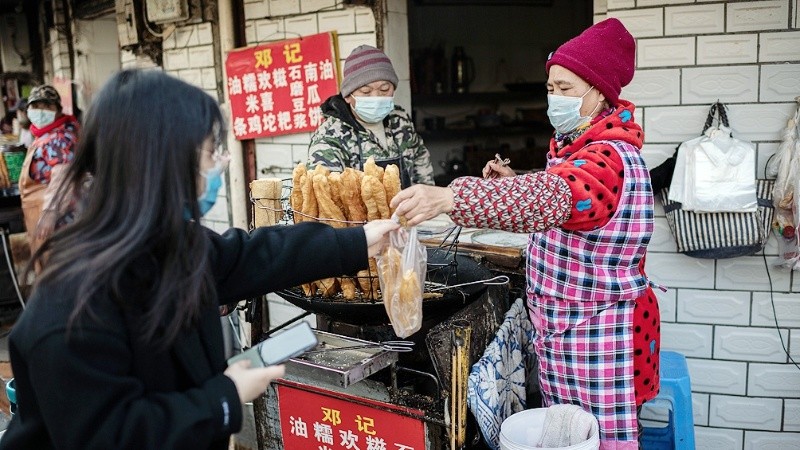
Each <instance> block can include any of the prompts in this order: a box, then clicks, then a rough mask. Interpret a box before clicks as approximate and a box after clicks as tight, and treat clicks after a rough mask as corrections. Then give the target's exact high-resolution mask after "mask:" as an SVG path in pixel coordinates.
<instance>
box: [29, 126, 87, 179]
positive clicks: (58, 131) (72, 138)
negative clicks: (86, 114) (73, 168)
mask: <svg viewBox="0 0 800 450" xmlns="http://www.w3.org/2000/svg"><path fill="white" fill-rule="evenodd" d="M32 128H35V127H32ZM35 135H36V136H37V137H36V139H35V140H34V141H33V143H31V145H30V147H29V148H28V151H29V152H33V155H32V157H31V164H30V173H29V174H30V177H31V179H33V180H35V181H37V182H39V183H41V184H48V183H49V182H50V171H51V170H52V168H53V166H56V165H59V164H68V163H70V162H72V159H73V158H74V155H75V143H76V142H77V141H78V122H77V120H75V118H74V117H73V116H61V117H60V118H59V119H56V121H55V122H53V123H52V124H50V125H48V126H47V127H44V128H43V129H41V130H38V129H37V130H35Z"/></svg>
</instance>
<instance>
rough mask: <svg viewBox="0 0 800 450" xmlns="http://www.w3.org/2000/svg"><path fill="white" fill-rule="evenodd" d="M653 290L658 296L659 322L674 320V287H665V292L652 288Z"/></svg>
mask: <svg viewBox="0 0 800 450" xmlns="http://www.w3.org/2000/svg"><path fill="white" fill-rule="evenodd" d="M653 292H655V294H656V298H658V310H659V313H660V314H661V322H662V323H663V322H675V296H676V293H677V291H676V290H675V289H667V292H664V291H662V290H661V289H653Z"/></svg>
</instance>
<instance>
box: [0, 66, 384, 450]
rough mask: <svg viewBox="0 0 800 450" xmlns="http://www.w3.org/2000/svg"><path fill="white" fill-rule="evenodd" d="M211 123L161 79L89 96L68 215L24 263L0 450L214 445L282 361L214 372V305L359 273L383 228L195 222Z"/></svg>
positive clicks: (217, 166)
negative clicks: (12, 387)
mask: <svg viewBox="0 0 800 450" xmlns="http://www.w3.org/2000/svg"><path fill="white" fill-rule="evenodd" d="M222 124H223V118H222V116H221V113H220V110H219V107H218V106H217V104H216V102H215V101H214V99H212V98H211V97H210V96H208V95H207V94H205V93H204V92H203V91H202V90H200V89H198V88H196V87H193V86H190V85H188V84H186V83H184V82H182V81H179V80H178V79H176V78H172V77H170V76H168V75H165V74H163V73H161V72H156V71H147V72H145V71H123V72H120V73H118V74H116V75H115V76H114V77H113V78H112V79H111V80H110V81H109V82H108V83H107V84H106V86H105V87H104V88H103V90H102V91H101V92H100V93H99V95H98V97H97V98H96V100H95V102H94V103H93V105H92V107H91V108H90V109H89V111H88V113H87V115H86V120H85V126H84V128H83V130H82V135H81V139H80V141H79V142H80V143H79V146H78V148H77V150H76V155H75V160H74V162H73V164H72V165H71V166H70V168H69V172H68V174H67V177H68V182H67V183H65V184H66V185H67V186H65V189H64V190H63V192H61V193H60V195H61V199H62V202H63V201H64V199H66V198H67V197H68V196H70V197H71V196H75V197H77V199H78V200H77V202H76V205H75V207H74V208H72V210H73V212H75V210H77V212H75V214H74V218H73V221H72V223H70V224H69V225H67V226H65V227H64V228H62V229H61V230H60V231H58V232H57V233H55V234H54V235H53V236H52V237H51V238H50V239H49V240H48V241H46V242H45V243H44V245H43V246H42V248H41V249H40V250H39V251H38V252H37V253H36V254H35V255H34V257H33V262H34V263H40V264H41V265H42V267H43V271H42V272H41V273H39V274H38V276H37V280H36V285H35V289H34V291H33V294H32V296H31V298H30V301H29V302H28V306H27V309H26V310H25V312H24V313H23V314H22V316H21V317H20V319H19V320H18V322H17V323H16V324H15V326H14V328H13V331H12V333H11V336H10V341H9V352H10V355H11V364H12V370H13V372H14V377H15V384H16V391H17V406H18V407H17V412H16V416H15V417H14V419H13V420H12V422H11V424H10V426H9V428H8V430H7V431H6V433H5V435H4V436H3V439H2V441H0V449H15V450H19V449H37V450H38V449H50V448H59V449H81V450H85V449H104V450H107V449H178V448H185V449H227V448H228V440H229V437H230V435H231V434H232V433H235V432H237V431H238V430H239V429H240V427H241V423H242V412H241V411H242V404H243V403H245V402H249V401H252V400H253V399H254V398H256V397H257V396H258V395H260V394H261V393H262V392H264V390H265V389H266V388H267V387H268V385H269V383H270V382H271V381H272V380H273V379H275V378H277V377H280V376H282V375H283V366H277V367H267V368H258V369H250V368H248V364H249V363H247V362H240V363H237V364H234V365H232V366H230V367H227V368H226V363H225V358H224V352H223V340H222V331H221V327H220V322H219V316H218V306H219V305H221V304H226V303H231V302H235V301H237V300H239V299H243V298H247V297H252V296H256V295H261V294H264V293H266V292H269V291H273V290H277V289H282V288H286V287H290V286H294V285H298V284H302V283H305V282H309V281H312V280H315V279H320V278H326V277H331V276H337V275H342V274H347V273H355V272H357V271H358V270H361V269H365V268H367V266H368V264H367V261H368V259H367V258H368V255H374V254H375V253H377V251H378V250H379V249H380V247H381V246H382V245H383V244H384V243H385V235H386V233H388V231H390V230H392V229H394V228H396V227H397V225H395V224H393V223H392V222H390V221H376V222H372V223H369V224H367V225H365V226H364V227H357V228H343V229H333V228H331V227H329V226H327V225H323V224H319V223H303V224H300V225H295V226H276V227H267V228H260V229H257V230H255V231H254V232H253V233H250V234H248V233H246V232H244V231H242V230H235V229H232V230H230V231H228V232H226V233H224V234H223V235H218V234H216V233H214V232H212V231H210V230H208V229H206V228H204V227H202V226H201V225H200V224H199V219H200V217H201V215H202V214H203V213H204V212H205V211H207V210H208V209H210V207H211V205H213V203H214V200H215V199H216V194H217V190H218V189H219V186H220V179H219V175H220V174H221V172H222V171H223V170H224V168H225V165H226V163H227V159H226V157H225V155H222V154H221V153H220V152H219V151H218V150H217V148H216V146H215V143H217V142H220V141H221V139H222V138H223V134H224V133H223V129H222V128H223V127H222ZM86 174H91V180H87V178H88V177H87V175H86ZM70 193H73V194H70ZM74 193H77V195H76V194H74ZM64 219H67V218H64ZM309 258H313V259H314V261H325V264H315V263H314V262H313V261H309Z"/></svg>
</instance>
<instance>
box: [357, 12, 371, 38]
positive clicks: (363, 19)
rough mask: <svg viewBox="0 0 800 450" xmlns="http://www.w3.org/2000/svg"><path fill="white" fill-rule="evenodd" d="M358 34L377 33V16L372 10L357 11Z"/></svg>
mask: <svg viewBox="0 0 800 450" xmlns="http://www.w3.org/2000/svg"><path fill="white" fill-rule="evenodd" d="M356 32H358V33H374V32H375V15H374V14H373V13H372V10H371V9H359V10H357V11H356Z"/></svg>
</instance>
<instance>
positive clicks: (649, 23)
mask: <svg viewBox="0 0 800 450" xmlns="http://www.w3.org/2000/svg"><path fill="white" fill-rule="evenodd" d="M608 17H616V18H617V19H619V21H620V22H622V24H623V25H625V28H627V29H628V31H629V32H630V33H631V34H632V35H633V37H635V38H643V37H657V36H663V35H664V10H663V8H647V9H628V10H623V11H613V12H610V13H608Z"/></svg>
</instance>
